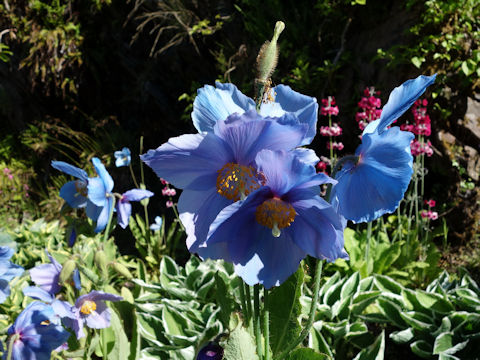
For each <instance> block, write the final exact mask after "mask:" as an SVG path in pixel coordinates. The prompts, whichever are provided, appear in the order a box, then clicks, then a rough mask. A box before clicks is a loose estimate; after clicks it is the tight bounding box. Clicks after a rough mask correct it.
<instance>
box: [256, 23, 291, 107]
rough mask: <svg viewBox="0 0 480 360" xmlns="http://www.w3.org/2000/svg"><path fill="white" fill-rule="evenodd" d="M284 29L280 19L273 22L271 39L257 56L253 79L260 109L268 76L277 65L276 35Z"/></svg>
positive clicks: (268, 79) (268, 80)
mask: <svg viewBox="0 0 480 360" xmlns="http://www.w3.org/2000/svg"><path fill="white" fill-rule="evenodd" d="M283 29H285V24H284V23H283V22H282V21H277V23H276V24H275V30H274V32H273V37H272V41H266V42H265V43H264V44H263V45H262V47H261V48H260V51H259V53H258V56H257V71H258V74H257V78H256V79H255V88H256V93H257V94H256V95H257V96H256V105H257V106H256V108H257V111H259V110H260V106H261V104H262V101H263V96H264V92H265V87H266V86H267V84H268V83H269V82H270V77H271V76H272V74H273V71H274V70H275V68H276V67H277V62H278V47H277V41H278V37H279V36H280V34H281V33H282V31H283Z"/></svg>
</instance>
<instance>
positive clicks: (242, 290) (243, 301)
mask: <svg viewBox="0 0 480 360" xmlns="http://www.w3.org/2000/svg"><path fill="white" fill-rule="evenodd" d="M240 301H241V306H242V312H243V316H244V317H245V320H246V323H247V324H248V322H249V315H250V314H249V313H248V309H247V300H246V297H245V286H244V285H243V281H242V282H241V283H240Z"/></svg>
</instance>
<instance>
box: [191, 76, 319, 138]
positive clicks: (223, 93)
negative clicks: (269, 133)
mask: <svg viewBox="0 0 480 360" xmlns="http://www.w3.org/2000/svg"><path fill="white" fill-rule="evenodd" d="M215 85H216V88H215V87H213V86H210V85H206V86H204V87H203V88H200V89H198V91H197V97H196V98H195V101H194V102H193V112H192V120H193V125H194V126H195V128H196V129H197V130H198V131H199V132H211V131H213V128H214V126H215V124H216V123H217V121H219V120H225V119H226V118H227V117H228V116H230V115H232V114H235V113H237V114H239V115H240V114H243V113H244V112H246V111H249V110H255V102H254V101H253V100H252V99H250V98H249V97H247V96H245V95H244V94H242V92H241V91H240V90H238V88H237V87H236V86H235V85H233V84H222V83H219V82H217V83H216V84H215ZM266 97H267V99H268V101H266V102H263V103H262V105H261V108H260V115H262V116H266V117H283V116H285V115H286V114H288V115H290V116H294V117H295V119H296V121H297V122H299V123H301V124H306V125H307V126H308V130H307V132H306V134H305V137H304V138H303V139H302V142H301V144H300V145H307V144H309V143H311V142H312V140H313V138H314V137H315V133H316V128H317V117H318V116H317V114H318V104H317V99H315V98H313V97H310V96H306V95H302V94H300V93H298V92H296V91H293V90H292V89H291V88H290V86H287V85H278V86H276V87H274V88H273V89H270V91H269V92H268V94H267V96H266Z"/></svg>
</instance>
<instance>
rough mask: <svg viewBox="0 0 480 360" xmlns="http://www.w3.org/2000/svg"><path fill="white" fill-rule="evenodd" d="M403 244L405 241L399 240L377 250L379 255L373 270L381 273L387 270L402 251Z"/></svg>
mask: <svg viewBox="0 0 480 360" xmlns="http://www.w3.org/2000/svg"><path fill="white" fill-rule="evenodd" d="M402 245H403V242H401V241H397V242H396V243H394V244H388V245H387V246H386V247H385V248H381V251H378V252H377V254H378V256H376V259H375V262H374V265H373V272H374V273H376V274H381V273H383V272H384V271H385V270H388V269H389V268H390V266H391V265H392V264H393V263H394V262H395V261H396V260H397V259H398V257H399V256H400V254H401V253H402V249H401V246H402Z"/></svg>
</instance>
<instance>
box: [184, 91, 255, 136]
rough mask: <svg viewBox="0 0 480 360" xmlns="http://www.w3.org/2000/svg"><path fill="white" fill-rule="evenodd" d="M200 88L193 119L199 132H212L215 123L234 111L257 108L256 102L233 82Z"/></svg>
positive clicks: (194, 105)
mask: <svg viewBox="0 0 480 360" xmlns="http://www.w3.org/2000/svg"><path fill="white" fill-rule="evenodd" d="M216 86H217V88H215V87H213V86H210V85H206V86H204V87H203V88H200V89H198V91H197V97H196V98H195V101H194V102H193V112H192V120H193V125H194V126H195V128H196V129H197V130H198V132H210V131H212V130H213V127H214V125H215V123H216V122H217V121H219V120H225V119H226V118H227V117H228V116H229V115H231V114H233V113H239V114H242V113H243V112H245V111H246V110H251V109H255V102H254V101H253V100H252V99H250V98H248V97H247V96H245V95H243V94H242V93H241V92H240V91H239V90H238V89H237V87H236V86H235V85H233V84H221V83H218V82H217V83H216Z"/></svg>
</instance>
